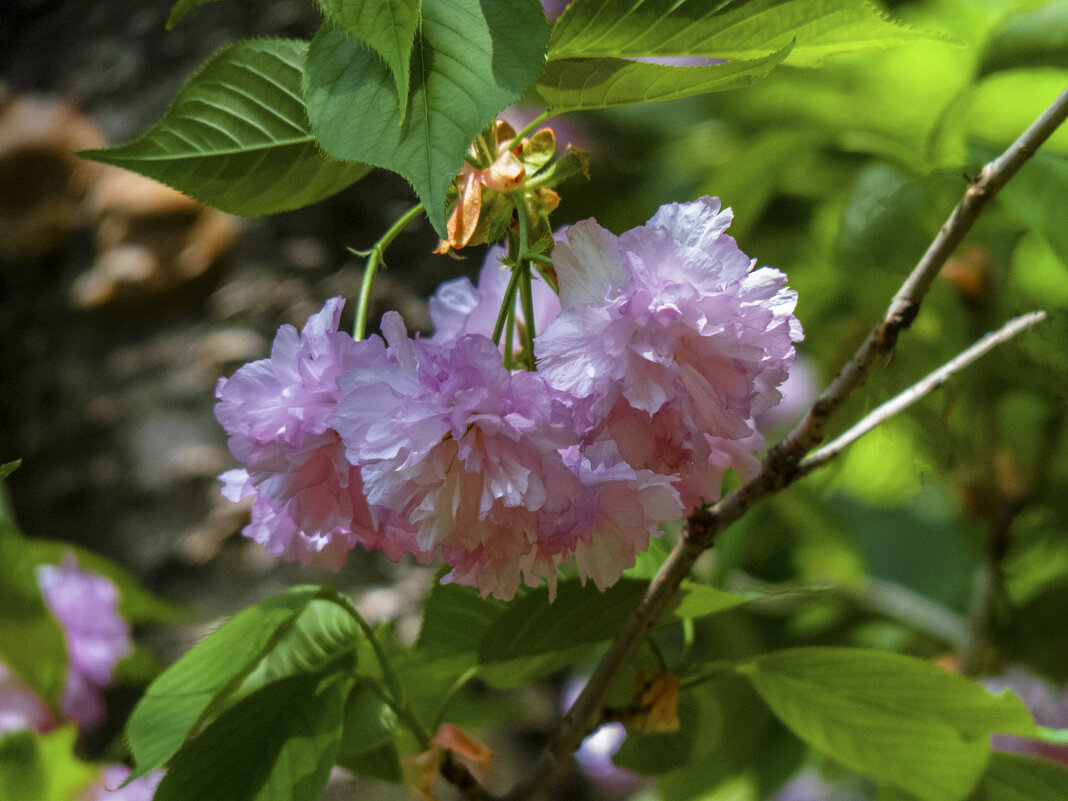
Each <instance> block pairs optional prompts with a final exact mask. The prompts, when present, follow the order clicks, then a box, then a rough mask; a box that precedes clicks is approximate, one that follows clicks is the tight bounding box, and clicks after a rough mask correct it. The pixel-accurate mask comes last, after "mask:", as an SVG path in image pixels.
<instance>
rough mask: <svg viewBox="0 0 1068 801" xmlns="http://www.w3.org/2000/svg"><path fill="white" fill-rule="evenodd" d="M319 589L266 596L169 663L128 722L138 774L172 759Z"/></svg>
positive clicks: (305, 587)
mask: <svg viewBox="0 0 1068 801" xmlns="http://www.w3.org/2000/svg"><path fill="white" fill-rule="evenodd" d="M319 592H320V590H319V588H318V587H310V586H304V587H295V588H293V589H291V590H289V591H287V592H285V593H283V594H282V595H277V596H274V597H273V598H268V599H267V600H265V601H261V602H260V603H258V604H256V605H255V606H252V607H249V608H248V609H246V610H244V611H242V612H240V613H238V614H237V615H236V616H234V617H233V618H231V619H230V620H229V621H227V622H226V623H224V624H223V625H222V626H220V627H219V628H218V629H216V630H215V631H214V632H212V633H211V634H209V635H208V636H207V637H206V638H205V639H204V640H202V641H201V642H199V643H197V645H195V646H194V647H193V648H192V649H191V650H190V651H189V652H188V653H186V654H185V655H184V656H183V657H182V658H181V659H179V660H178V661H177V662H175V663H174V664H173V665H171V666H170V667H169V668H167V670H165V671H164V672H163V673H162V674H161V675H160V676H159V678H157V679H156V680H155V681H154V682H153V683H152V684H151V685H150V686H149V688H148V690H147V691H146V692H145V695H144V697H143V698H142V699H141V701H140V702H139V703H138V704H137V706H136V707H135V708H134V711H133V714H132V715H131V716H130V720H129V723H128V724H127V726H126V739H127V742H128V743H129V745H130V750H131V751H132V752H133V756H134V759H135V761H136V765H137V767H136V770H135V775H137V776H141V775H144V774H145V773H147V772H148V771H150V770H154V769H156V768H158V767H160V766H161V765H163V763H165V762H166V761H167V760H168V759H170V758H171V756H173V755H174V753H175V752H176V751H177V750H178V749H179V748H180V747H181V745H182V742H183V741H184V740H185V738H186V737H187V736H188V735H189V733H190V732H191V731H193V729H194V727H196V725H197V724H198V723H199V722H201V721H202V720H203V719H204V717H205V716H206V715H207V713H208V711H209V709H210V708H211V705H212V702H213V701H215V699H216V698H218V697H221V696H225V695H226V694H228V693H229V692H230V691H231V690H233V689H234V688H236V687H237V686H238V685H239V684H240V682H241V681H242V680H243V679H244V677H245V676H247V675H248V674H249V673H250V672H251V671H252V669H253V668H254V667H255V666H256V664H257V663H258V662H259V661H260V660H261V659H262V658H263V656H264V655H265V654H266V653H267V652H268V651H269V650H270V649H271V647H272V646H273V645H274V644H275V643H276V642H277V641H278V640H279V639H280V638H281V637H282V635H284V634H285V632H286V629H287V628H288V627H289V626H290V625H292V623H293V621H294V620H296V618H297V616H298V615H300V613H301V612H303V611H304V610H305V609H306V608H307V607H308V604H310V603H311V601H312V600H313V599H314V598H316V596H317V595H318V594H319Z"/></svg>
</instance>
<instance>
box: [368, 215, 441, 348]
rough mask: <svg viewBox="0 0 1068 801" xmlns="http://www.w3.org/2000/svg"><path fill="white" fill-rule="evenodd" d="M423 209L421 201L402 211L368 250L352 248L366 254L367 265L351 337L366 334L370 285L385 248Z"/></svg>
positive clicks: (372, 282)
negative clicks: (398, 217)
mask: <svg viewBox="0 0 1068 801" xmlns="http://www.w3.org/2000/svg"><path fill="white" fill-rule="evenodd" d="M424 211H425V208H424V207H423V204H422V203H417V204H416V205H414V206H412V207H411V208H410V209H408V211H406V212H404V214H403V215H401V217H400V219H398V220H397V221H396V222H395V223H393V225H391V226H390V227H389V230H388V231H386V232H385V233H384V234H382V236H381V237H380V238H379V240H378V241H377V242H375V243H374V245H372V246H371V249H370V250H353V251H352V252H353V253H355V254H356V255H357V256H367V257H368V258H367V265H366V266H365V267H364V271H363V280H362V281H361V282H360V297H359V300H358V302H357V304H356V323H355V325H354V326H353V330H352V336H353V339H357V340H360V339H363V338H364V337H365V336H366V335H367V312H368V309H369V308H370V306H371V286H372V284H374V280H375V275H376V274H377V273H378V265H379V264H382V263H384V262H383V256H384V255H385V252H386V248H388V247H389V246H390V244H391V243H392V242H393V240H394V239H396V238H397V236H398V235H399V234H400V232H401V231H403V230H404V229H405V228H407V227H408V224H409V223H410V222H411V221H412V220H414V219H415V218H416V217H418V216H419V215H420V214H422V213H423V212H424Z"/></svg>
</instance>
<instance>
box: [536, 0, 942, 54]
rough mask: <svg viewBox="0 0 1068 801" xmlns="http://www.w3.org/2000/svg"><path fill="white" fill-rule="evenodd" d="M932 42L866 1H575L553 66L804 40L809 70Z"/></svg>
mask: <svg viewBox="0 0 1068 801" xmlns="http://www.w3.org/2000/svg"><path fill="white" fill-rule="evenodd" d="M926 36H928V34H923V33H919V32H916V31H912V30H910V29H908V28H906V27H903V26H901V25H898V24H896V23H893V22H891V21H889V20H888V19H886V18H884V17H883V16H882V15H881V13H880V12H878V11H877V10H876V9H875V7H874V6H872V5H869V4H868V3H865V2H859V0H740V2H728V3H710V2H707V0H575V1H574V2H573V3H572V4H571V5H570V6H569V7H568V9H567V10H566V11H565V12H564V14H563V16H561V17H560V19H559V20H558V21H557V23H556V25H555V26H554V27H553V32H552V37H551V39H550V40H549V59H550V60H556V59H562V58H592V57H608V56H615V57H641V56H706V57H716V58H730V59H749V58H754V57H757V56H762V55H766V54H768V53H772V52H776V51H779V50H781V49H782V48H784V47H785V46H787V45H788V44H789V43H790V42H791V41H792V40H794V39H796V41H797V44H796V47H795V48H794V49H793V52H792V53H791V55H790V61H791V63H792V64H794V65H795V66H808V65H813V64H816V63H818V62H820V61H821V60H822V59H824V58H826V57H827V56H829V55H833V54H835V53H846V52H851V51H856V50H871V49H875V48H882V47H890V46H892V45H897V44H902V43H905V42H909V41H912V40H915V39H918V38H924V37H926Z"/></svg>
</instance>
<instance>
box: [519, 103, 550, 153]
mask: <svg viewBox="0 0 1068 801" xmlns="http://www.w3.org/2000/svg"><path fill="white" fill-rule="evenodd" d="M550 117H552V114H551V113H550V112H549V109H545V111H543V112H542V113H541V114H539V115H538V116H537V117H535V118H534V119H532V120H531V121H530V122H528V123H527V124H526V125H524V126H523V130H521V131H520V132H519V133H517V134H516V135H515V137H514V138H513V139H512V141H511V142H509V143H508V149H509V150H515V146H516V145H518V144H519V143H520V142H522V141H523V139H524V138H525V137H527V136H529V135H530V133H531V132H532V131H533V130H534V129H535V128H537V127H538V126H539V125H541V124H542V123H543V122H545V121H546V120H547V119H549V118H550Z"/></svg>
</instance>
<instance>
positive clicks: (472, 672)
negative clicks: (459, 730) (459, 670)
mask: <svg viewBox="0 0 1068 801" xmlns="http://www.w3.org/2000/svg"><path fill="white" fill-rule="evenodd" d="M477 674H478V668H477V667H472V668H468V669H467V670H465V671H464V672H463V674H462V675H461V676H460V678H458V679H457V680H456V681H454V682H453V683H452V686H451V687H450V688H449V689H448V690H447V691H446V693H445V697H444V698H442V699H441V709H440V710H439V711H438V716H437V717H436V718H435V719H434V729H435V730H437V729H439V728H440V727H441V724H442V723H443V722H444V717H445V710H446V709H448V706H449V703H450V702H451V701H452V699H453V698H455V697H456V694H457V693H458V692H460V690H462V689H463V688H464V687H466V686H467V683H468V682H469V681H471V679H473V678H474V677H475V676H476V675H477Z"/></svg>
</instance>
